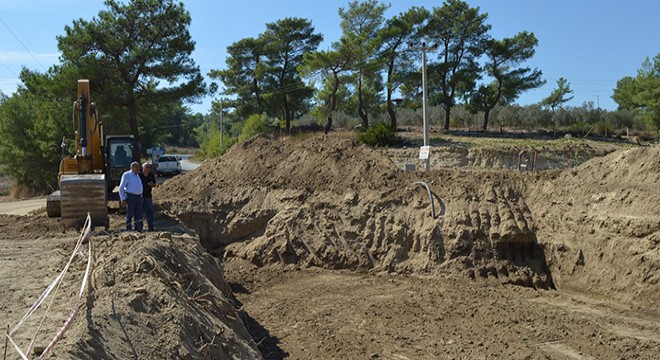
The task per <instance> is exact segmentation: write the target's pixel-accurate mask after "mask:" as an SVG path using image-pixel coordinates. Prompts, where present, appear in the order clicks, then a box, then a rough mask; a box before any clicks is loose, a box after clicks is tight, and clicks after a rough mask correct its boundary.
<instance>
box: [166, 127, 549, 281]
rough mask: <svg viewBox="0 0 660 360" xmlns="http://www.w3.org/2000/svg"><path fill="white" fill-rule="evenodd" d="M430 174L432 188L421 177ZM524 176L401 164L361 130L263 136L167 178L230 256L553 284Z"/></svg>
mask: <svg viewBox="0 0 660 360" xmlns="http://www.w3.org/2000/svg"><path fill="white" fill-rule="evenodd" d="M420 180H425V181H426V182H427V183H428V184H429V186H430V188H431V190H432V191H433V194H434V196H433V201H434V203H435V206H436V208H437V209H436V210H437V213H436V214H435V216H433V214H432V213H431V206H430V201H429V196H428V195H427V193H426V191H425V190H424V188H422V187H420V186H419V185H416V184H415V182H417V181H420ZM520 185H521V181H520V176H518V175H516V174H510V173H506V172H503V171H490V172H480V173H478V174H475V173H471V172H464V171H443V172H439V171H438V172H431V173H430V174H410V173H404V172H402V171H400V170H399V169H398V168H397V166H396V165H395V164H394V163H393V162H392V161H391V160H390V159H389V158H388V157H387V156H385V155H383V154H382V153H381V152H380V151H377V150H374V149H371V148H369V147H367V146H364V145H359V144H357V143H356V142H355V141H354V140H353V139H349V138H345V137H341V136H330V137H327V138H325V137H322V136H317V137H313V138H308V139H305V140H301V141H296V140H272V139H269V138H266V137H255V138H253V139H251V140H249V141H247V142H245V143H243V144H239V145H238V146H235V147H234V148H232V149H231V150H230V151H229V152H228V153H227V154H225V155H224V156H223V157H222V158H220V159H218V160H214V161H210V162H207V163H205V164H204V165H203V166H202V167H201V168H200V169H198V170H197V171H194V172H191V173H188V174H184V175H182V176H179V177H177V178H175V179H172V180H171V181H168V182H167V183H166V184H164V186H162V187H160V188H158V189H156V191H155V196H156V198H158V199H160V203H161V205H162V207H163V208H164V209H166V210H167V211H168V212H169V213H171V214H173V215H175V216H176V217H178V218H179V219H181V220H182V221H183V223H184V224H186V226H188V227H190V228H192V229H194V230H195V231H196V232H197V233H198V234H199V235H200V237H201V240H202V243H203V245H204V246H205V247H206V248H207V249H209V250H211V252H213V253H215V254H222V255H223V256H224V257H225V258H232V257H238V258H242V259H246V260H249V261H250V262H252V263H253V264H256V265H258V266H264V265H269V264H284V265H287V264H296V265H302V266H306V267H310V266H318V267H323V268H329V269H351V270H358V271H374V272H397V273H419V272H425V273H445V274H446V273H462V274H465V275H466V276H469V277H493V278H497V279H499V280H500V281H501V282H503V283H516V284H522V285H528V286H537V287H552V286H553V283H552V279H551V277H550V276H549V273H548V270H547V267H546V265H545V259H544V254H543V251H542V249H541V248H540V247H539V246H538V242H537V240H536V237H535V230H536V229H535V225H534V223H533V221H532V220H531V218H530V211H529V208H528V206H527V204H526V202H525V200H524V199H523V197H522V196H521V192H522V190H523V189H522V188H521V187H520Z"/></svg>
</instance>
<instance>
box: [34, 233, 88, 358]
mask: <svg viewBox="0 0 660 360" xmlns="http://www.w3.org/2000/svg"><path fill="white" fill-rule="evenodd" d="M88 244H89V250H88V251H87V268H85V276H83V281H82V284H81V285H80V292H79V293H78V299H77V300H76V304H75V306H74V307H73V310H71V315H69V318H68V319H66V321H65V322H64V325H62V327H61V328H60V330H59V331H58V332H57V334H56V335H55V337H54V338H53V340H51V341H50V344H48V346H47V347H46V349H45V350H44V352H43V353H41V355H40V356H39V360H41V359H45V358H46V357H47V356H48V353H50V351H51V350H52V349H53V348H54V347H55V345H56V344H57V343H58V342H59V341H60V340H61V339H62V336H64V333H65V332H66V330H67V329H68V328H69V325H71V322H72V321H73V318H74V317H75V316H76V313H77V312H78V309H80V302H81V301H82V298H83V295H84V294H85V289H86V288H87V279H88V278H89V273H90V269H91V265H92V242H91V241H89V243H88Z"/></svg>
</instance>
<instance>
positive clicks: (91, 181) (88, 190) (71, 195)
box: [60, 174, 110, 229]
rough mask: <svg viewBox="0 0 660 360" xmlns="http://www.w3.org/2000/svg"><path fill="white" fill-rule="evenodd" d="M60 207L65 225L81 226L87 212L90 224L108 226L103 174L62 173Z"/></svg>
mask: <svg viewBox="0 0 660 360" xmlns="http://www.w3.org/2000/svg"><path fill="white" fill-rule="evenodd" d="M60 208H61V212H62V223H63V224H64V226H65V227H76V228H78V227H82V226H83V224H84V223H85V219H86V217H87V213H89V214H90V215H91V217H92V226H104V227H105V228H106V229H107V228H109V226H110V219H109V218H108V200H107V194H106V181H105V175H104V174H80V175H62V177H61V179H60Z"/></svg>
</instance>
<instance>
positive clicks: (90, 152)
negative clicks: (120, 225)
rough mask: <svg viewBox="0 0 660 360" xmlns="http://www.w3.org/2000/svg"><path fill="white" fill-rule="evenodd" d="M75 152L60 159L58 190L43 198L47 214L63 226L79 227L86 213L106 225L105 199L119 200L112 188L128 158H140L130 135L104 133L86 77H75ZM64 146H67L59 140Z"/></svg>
mask: <svg viewBox="0 0 660 360" xmlns="http://www.w3.org/2000/svg"><path fill="white" fill-rule="evenodd" d="M73 118H74V123H75V128H76V131H75V137H76V153H75V155H73V156H65V157H64V158H63V159H62V161H61V162H60V168H59V174H58V184H59V187H60V190H58V191H55V192H53V193H52V194H50V195H49V196H48V198H47V200H46V212H47V213H48V216H49V217H60V216H61V217H62V223H63V224H64V226H65V227H80V226H82V225H83V224H84V222H85V218H86V216H87V213H90V215H91V217H92V226H105V228H106V229H107V228H108V227H109V225H110V224H109V218H108V200H119V195H118V194H117V193H116V192H113V190H114V188H115V187H116V186H117V185H119V181H120V180H121V175H122V174H123V173H124V171H126V170H128V169H129V168H130V165H131V162H133V161H139V158H140V154H139V153H137V151H135V152H134V151H133V149H134V148H135V146H134V140H133V136H131V135H110V136H105V137H104V133H103V123H102V122H101V121H100V120H99V115H98V111H97V109H96V104H94V103H93V102H92V101H91V95H90V88H89V80H78V97H77V100H76V101H75V102H74V104H73ZM62 146H63V148H64V147H65V146H66V144H65V142H64V141H63V142H62Z"/></svg>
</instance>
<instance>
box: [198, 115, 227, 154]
mask: <svg viewBox="0 0 660 360" xmlns="http://www.w3.org/2000/svg"><path fill="white" fill-rule="evenodd" d="M200 138H201V144H200V149H199V151H198V153H197V154H195V155H196V156H195V157H196V158H201V159H208V158H212V157H218V156H222V155H223V154H224V153H226V152H227V150H229V148H230V147H231V146H232V145H234V143H235V142H236V140H235V139H234V138H232V137H231V136H230V135H228V134H226V133H225V134H222V146H221V145H220V129H218V127H217V126H216V125H215V124H213V125H211V128H210V129H209V131H208V132H206V133H204V134H201V136H200Z"/></svg>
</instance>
